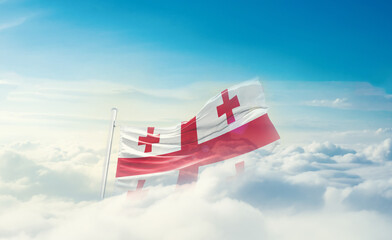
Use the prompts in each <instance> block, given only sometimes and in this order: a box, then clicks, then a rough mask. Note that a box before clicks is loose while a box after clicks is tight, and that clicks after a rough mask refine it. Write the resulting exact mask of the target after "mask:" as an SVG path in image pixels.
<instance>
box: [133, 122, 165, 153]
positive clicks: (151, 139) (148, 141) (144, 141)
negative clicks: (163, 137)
mask: <svg viewBox="0 0 392 240" xmlns="http://www.w3.org/2000/svg"><path fill="white" fill-rule="evenodd" d="M153 133H154V127H148V128H147V136H146V137H142V136H140V137H139V142H138V144H137V145H139V146H140V145H146V148H145V149H144V152H145V153H147V152H151V151H152V144H153V143H159V136H160V134H158V135H155V136H154V135H152V134H153Z"/></svg>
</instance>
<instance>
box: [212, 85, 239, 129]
mask: <svg viewBox="0 0 392 240" xmlns="http://www.w3.org/2000/svg"><path fill="white" fill-rule="evenodd" d="M222 100H223V103H222V104H221V105H219V106H218V107H217V108H216V109H217V111H218V117H220V116H222V115H223V114H226V120H227V124H230V123H233V122H235V118H234V115H233V109H234V108H236V107H239V106H240V102H239V101H238V97H237V95H236V96H234V97H233V98H232V99H229V93H228V91H227V89H225V90H224V91H223V92H222Z"/></svg>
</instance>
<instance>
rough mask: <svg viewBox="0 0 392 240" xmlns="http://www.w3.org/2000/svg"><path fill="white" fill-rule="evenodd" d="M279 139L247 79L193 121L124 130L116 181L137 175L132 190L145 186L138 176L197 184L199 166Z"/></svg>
mask: <svg viewBox="0 0 392 240" xmlns="http://www.w3.org/2000/svg"><path fill="white" fill-rule="evenodd" d="M278 139H279V135H278V133H277V132H276V130H275V128H274V126H273V125H272V123H271V121H270V119H269V117H268V115H267V106H266V104H265V98H264V93H263V88H262V86H261V84H260V82H259V81H248V82H244V83H242V84H239V85H236V86H233V87H231V88H229V89H225V90H223V91H222V92H221V93H220V94H218V95H216V96H215V97H213V98H212V99H210V100H209V101H208V102H207V103H206V104H205V106H204V107H203V108H202V109H201V111H200V112H199V113H198V114H197V115H196V116H195V117H193V118H192V119H190V120H189V121H185V122H182V123H181V124H178V125H177V126H175V127H172V128H158V127H154V126H149V127H146V128H131V127H126V128H123V129H122V132H121V144H120V153H119V158H118V164H117V172H116V178H117V179H118V180H121V179H122V180H125V179H127V178H130V179H134V177H138V178H139V180H138V182H137V184H135V185H136V186H135V187H136V189H141V188H142V187H143V185H144V184H145V182H146V180H145V179H143V176H149V175H155V176H156V175H158V176H160V174H162V173H170V174H172V176H174V177H175V176H177V184H184V183H190V182H193V181H195V180H197V176H198V171H199V167H201V166H206V165H209V164H212V163H216V162H219V161H223V160H226V159H229V158H233V157H236V156H239V155H241V154H244V153H248V152H250V151H253V150H255V149H258V148H260V147H263V146H266V145H268V144H270V143H272V142H274V141H276V140H278ZM236 167H237V168H242V167H243V165H241V164H240V165H238V166H236ZM120 182H121V181H120Z"/></svg>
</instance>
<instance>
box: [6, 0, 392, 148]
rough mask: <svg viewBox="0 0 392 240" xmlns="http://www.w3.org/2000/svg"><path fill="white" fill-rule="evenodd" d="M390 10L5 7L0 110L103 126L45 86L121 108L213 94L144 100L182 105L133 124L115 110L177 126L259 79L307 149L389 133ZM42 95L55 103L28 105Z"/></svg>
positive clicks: (206, 5)
mask: <svg viewBox="0 0 392 240" xmlns="http://www.w3.org/2000/svg"><path fill="white" fill-rule="evenodd" d="M390 10H391V4H390V3H389V2H388V1H384V2H383V1H376V2H372V3H369V2H366V1H355V2H350V1H336V2H334V1H325V2H322V1H317V2H314V1H295V2H294V1H281V2H280V1H241V2H237V1H222V2H221V1H213V2H210V1H197V2H189V3H186V4H185V3H183V2H182V1H169V2H167V1H165V2H163V1H83V2H80V1H35V0H31V1H24V0H5V1H1V3H0V52H1V54H0V73H1V74H2V81H3V85H2V91H3V92H4V94H3V97H2V98H0V100H1V99H3V101H5V102H3V103H4V104H3V107H2V110H4V115H7V114H6V112H7V111H8V112H9V111H11V112H13V113H14V114H19V113H20V112H29V113H32V112H34V114H38V115H39V114H41V115H42V114H57V115H64V116H66V118H68V119H69V115H79V116H81V115H86V114H87V115H88V117H95V118H100V119H101V121H100V123H104V120H103V119H105V116H106V115H107V111H108V109H110V108H111V106H110V105H109V104H105V103H101V102H99V101H98V100H97V101H90V102H88V101H86V102H83V103H84V104H81V102H80V103H79V105H80V106H85V108H84V109H83V108H81V107H80V106H76V105H72V104H70V102H69V101H68V102H67V101H66V100H65V99H64V98H63V101H62V102H59V98H58V96H57V97H56V96H55V95H56V93H53V92H50V90H45V89H42V88H45V86H46V88H60V89H61V88H63V89H68V92H62V93H61V94H62V95H61V96H62V97H64V96H73V95H75V94H77V96H78V97H84V99H87V96H88V94H86V93H88V92H89V90H95V91H97V92H99V91H100V90H102V91H103V92H104V89H99V87H98V86H100V85H99V84H95V82H103V84H102V85H105V84H107V85H110V84H111V85H110V86H106V87H105V88H106V89H107V93H109V92H110V93H112V95H111V97H110V98H108V99H107V100H106V103H110V104H111V105H114V106H117V107H118V106H122V105H124V101H130V100H129V99H121V100H120V99H117V98H116V97H120V96H119V95H118V94H117V95H115V93H113V91H115V90H113V88H117V87H118V88H136V89H139V90H140V89H152V90H154V89H155V91H161V90H162V89H166V90H169V89H171V90H173V89H174V90H175V89H190V88H192V87H193V86H195V85H202V84H203V83H206V84H205V86H206V87H205V88H209V89H210V91H209V92H208V93H209V95H208V94H202V93H200V94H199V96H197V95H196V94H195V96H193V95H192V96H193V97H192V98H190V97H189V96H188V97H187V99H182V101H173V100H171V99H170V98H168V97H167V95H166V96H161V99H159V98H157V96H156V95H155V98H151V97H150V98H148V97H146V98H145V99H144V100H143V104H145V102H146V101H147V102H148V101H150V100H151V102H152V103H155V106H156V102H160V103H165V104H166V105H167V108H168V109H169V108H174V109H175V108H177V109H180V108H184V110H183V111H181V113H182V115H176V116H175V117H173V116H172V115H170V114H171V113H170V111H167V112H166V113H164V112H162V113H161V114H159V115H158V114H156V115H149V117H148V118H147V117H145V118H141V117H138V116H141V115H143V114H145V111H144V112H142V113H141V112H138V111H137V110H136V108H137V107H135V106H134V105H132V106H130V104H128V105H127V108H126V110H125V111H124V110H123V109H121V108H120V111H122V113H121V114H120V115H119V117H120V118H121V117H122V118H123V119H124V120H127V121H131V122H132V121H133V122H135V121H139V123H140V122H155V123H157V124H160V121H161V120H162V119H166V120H167V119H172V123H175V122H178V121H182V120H183V119H187V118H189V117H191V116H192V115H194V114H195V112H196V111H198V109H200V107H201V106H202V105H203V102H205V101H206V100H207V99H209V98H210V97H211V96H213V95H215V94H216V92H219V91H221V88H226V87H228V86H230V85H232V84H234V83H238V82H241V81H245V80H248V79H252V78H255V77H258V78H259V79H260V80H261V81H262V82H263V84H264V85H265V87H266V94H267V100H269V104H270V105H271V114H273V115H274V116H276V120H274V121H275V123H276V124H277V126H278V127H279V128H280V129H281V130H280V132H281V134H283V135H287V137H286V139H290V138H291V139H293V137H289V135H291V136H294V135H298V134H301V135H303V136H304V138H308V141H312V140H313V138H314V136H311V137H309V136H306V137H305V135H306V134H304V133H305V132H311V131H313V132H317V133H319V132H320V131H323V132H336V131H339V132H340V131H362V130H372V131H376V130H377V129H379V128H382V129H384V128H385V129H387V128H390V122H391V121H392V116H391V110H392V103H391V101H392V97H391V91H392V89H391V84H390V83H391V82H392V79H391V78H392V60H391V56H392V46H391V44H390V42H391V40H392V39H391V36H392V31H391V30H392V29H391V24H390V22H392V19H391V18H392V17H391V15H390V14H389V13H390ZM5 82H6V83H7V84H8V86H6V84H4V83H5ZM12 83H14V84H17V86H18V87H16V86H15V85H12ZM109 83H110V84H109ZM10 84H11V85H10ZM78 84H79V85H78ZM116 84H117V85H118V86H117V85H116ZM219 84H220V85H219ZM81 85H83V86H81ZM115 85H116V87H115ZM120 85H121V86H120ZM80 87H81V88H84V90H83V91H84V92H83V93H82V92H80V89H79V90H78V89H77V88H80ZM69 88H71V89H72V91H71V92H72V93H71V92H70V90H69ZM160 89H161V90H160ZM75 91H76V92H77V91H79V92H78V93H75ZM200 91H202V92H205V90H204V89H203V88H201V90H200ZM214 91H215V92H214ZM42 92H45V93H42ZM91 92H94V91H91ZM188 92H189V91H188ZM57 93H58V94H60V93H59V92H57ZM40 94H41V95H42V94H49V95H50V96H46V100H51V101H43V100H42V99H41V100H40V102H38V104H34V107H32V106H30V105H31V104H29V101H31V99H32V97H33V98H37V97H38V96H41V95H40ZM130 94H134V93H130ZM184 94H185V93H184ZM15 95H17V96H18V98H15ZM24 95H26V96H24ZM114 95H115V96H114ZM174 95H175V93H174ZM22 96H23V97H22ZM137 96H140V95H135V97H136V98H137ZM73 97H74V96H73ZM15 99H17V100H15ZM21 99H24V102H23V100H21ZM101 99H104V98H103V97H102V96H101ZM114 99H117V100H114ZM141 99H142V98H139V100H140V101H142V100H141ZM147 99H148V100H147ZM154 99H155V100H154ZM188 100H189V101H188ZM56 101H57V102H56ZM154 101H155V102H154ZM71 103H72V102H71ZM91 104H93V105H94V106H95V107H94V109H95V110H96V111H95V112H91V111H90V110H91V107H90V105H91ZM98 104H101V107H100V108H98V107H97V106H98ZM190 104H192V105H195V106H196V105H197V106H198V107H194V108H192V109H191V108H189V105H190ZM125 105H126V104H125ZM151 105H154V104H151ZM27 106H28V107H27ZM184 106H188V107H184ZM128 109H129V110H128ZM149 109H154V107H153V106H150V107H149ZM85 117H86V116H85ZM23 119H25V120H27V118H26V117H23ZM74 120H75V121H76V118H74ZM10 121H11V122H14V121H13V120H9V121H8V123H9V122H10ZM36 122H37V124H39V121H36ZM83 123H86V121H84V122H83ZM73 126H75V125H73ZM78 126H79V127H80V128H83V127H85V125H82V124H79V125H78ZM68 127H69V126H68V125H67V124H65V125H64V124H63V125H60V126H59V128H58V129H57V130H59V129H62V128H68ZM296 131H300V132H298V133H294V132H296ZM294 139H297V137H294ZM331 140H332V139H331ZM3 141H4V140H3Z"/></svg>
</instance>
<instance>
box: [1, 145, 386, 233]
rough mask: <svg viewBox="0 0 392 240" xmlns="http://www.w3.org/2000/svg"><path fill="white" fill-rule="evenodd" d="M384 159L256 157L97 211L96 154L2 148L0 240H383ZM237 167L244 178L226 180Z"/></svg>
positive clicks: (375, 148)
mask: <svg viewBox="0 0 392 240" xmlns="http://www.w3.org/2000/svg"><path fill="white" fill-rule="evenodd" d="M390 149H391V140H390V139H385V140H384V141H382V142H380V143H377V144H373V145H372V146H368V148H365V149H358V150H354V149H351V148H349V147H342V146H339V145H336V144H333V143H330V142H324V143H317V142H314V143H311V144H308V145H292V146H288V147H285V146H280V147H275V148H271V149H266V150H264V149H263V150H259V151H255V152H252V153H250V154H247V155H244V156H240V157H238V158H235V159H233V160H232V161H231V160H230V161H225V162H223V163H221V164H215V165H213V166H210V167H207V168H205V170H203V171H202V172H201V174H200V179H199V181H198V183H197V184H196V185H195V186H194V187H192V188H186V189H177V190H173V188H172V187H171V186H157V187H152V188H151V189H150V190H149V192H148V194H147V195H146V196H145V197H144V198H141V199H128V198H126V197H125V196H124V195H119V196H113V197H109V198H107V199H106V200H104V201H97V200H96V199H97V198H98V192H97V189H99V180H100V177H101V170H102V168H101V167H102V165H101V164H102V161H100V159H103V155H104V150H102V149H94V148H87V147H83V146H78V145H74V146H71V145H70V146H55V145H52V146H45V145H42V144H41V143H40V142H29V141H23V142H16V143H11V144H8V145H3V146H2V147H1V151H0V152H1V154H0V163H1V164H0V222H1V223H2V224H0V239H44V240H45V239H53V238H56V239H60V240H61V239H70V238H72V239H90V238H95V239H107V238H111V239H157V238H159V239H184V238H187V239H206V238H212V239H241V238H246V239H260V238H262V239H305V240H306V239H315V238H317V239H350V238H355V239H388V238H389V237H390V236H391V234H392V230H391V229H392V218H391V217H390V216H391V214H392V209H391V208H390V206H392V181H391V180H390V172H391V171H392V161H390V155H388V152H390ZM240 160H244V161H245V168H246V174H244V175H242V176H241V177H238V178H236V179H235V180H228V179H229V178H228V177H230V176H233V174H234V173H235V170H234V165H233V161H234V162H235V161H240ZM112 167H115V166H113V165H112ZM91 173H94V174H92V175H91ZM110 176H113V175H110ZM109 185H110V184H109ZM94 189H95V191H94ZM108 190H110V188H109V189H108ZM109 195H110V191H109ZM325 226H328V227H327V228H326V227H325Z"/></svg>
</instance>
